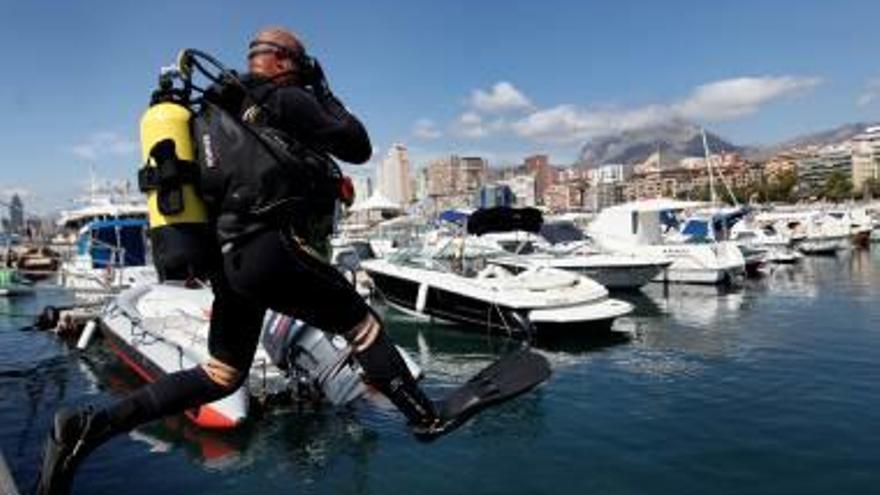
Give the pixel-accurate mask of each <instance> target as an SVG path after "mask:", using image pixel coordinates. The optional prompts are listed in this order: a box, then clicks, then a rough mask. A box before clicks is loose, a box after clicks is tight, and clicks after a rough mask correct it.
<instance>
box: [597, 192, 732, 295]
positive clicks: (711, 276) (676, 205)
mask: <svg viewBox="0 0 880 495" xmlns="http://www.w3.org/2000/svg"><path fill="white" fill-rule="evenodd" d="M700 205H701V204H700V203H692V202H685V201H677V200H671V199H663V198H660V199H654V200H643V201H635V202H631V203H625V204H622V205H617V206H612V207H609V208H606V209H604V210H602V211H601V212H600V213H599V215H598V216H597V217H596V219H595V220H594V221H593V223H591V224H590V225H589V226H588V228H587V234H589V236H590V237H591V238H592V239H593V241H594V242H595V243H596V245H598V246H599V247H600V248H601V249H603V250H604V251H607V252H611V253H615V254H628V255H638V256H645V257H648V258H654V259H669V260H672V264H671V265H669V267H668V268H667V269H665V270H663V271H662V272H661V273H660V274H658V275H657V276H656V277H655V279H654V280H655V281H660V282H671V283H696V284H713V285H717V284H729V283H733V282H736V281H737V280H738V279H740V278H741V277H742V276H743V275H744V273H745V259H744V257H743V255H742V252H741V251H740V250H739V248H738V247H737V245H736V243H733V242H730V241H716V240H714V239H711V238H709V237H706V236H703V237H700V238H696V237H695V236H682V235H676V236H664V232H670V231H671V230H672V229H675V227H674V226H673V224H672V223H670V222H671V219H672V217H671V214H672V213H673V212H680V211H683V210H685V209H689V208H696V207H698V206H700Z"/></svg>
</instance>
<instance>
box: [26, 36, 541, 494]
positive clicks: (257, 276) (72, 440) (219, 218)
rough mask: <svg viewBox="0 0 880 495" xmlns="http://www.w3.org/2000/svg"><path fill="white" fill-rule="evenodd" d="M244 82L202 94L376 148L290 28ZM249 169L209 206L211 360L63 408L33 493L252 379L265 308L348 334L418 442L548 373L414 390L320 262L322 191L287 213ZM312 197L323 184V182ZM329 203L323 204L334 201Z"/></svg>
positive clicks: (330, 150) (363, 156)
mask: <svg viewBox="0 0 880 495" xmlns="http://www.w3.org/2000/svg"><path fill="white" fill-rule="evenodd" d="M239 82H240V84H238V85H231V86H224V85H216V84H215V85H214V87H212V88H209V89H208V90H207V91H206V94H205V98H206V99H208V100H209V101H212V102H213V103H215V104H216V105H218V106H220V107H222V108H223V109H225V110H227V111H228V112H229V113H230V114H234V115H235V116H236V117H237V118H239V119H240V120H241V121H243V122H249V123H252V124H256V125H264V126H268V127H270V128H272V129H277V130H278V131H280V132H281V134H282V135H287V136H295V138H296V140H297V141H298V142H300V143H302V144H304V145H305V146H306V147H307V148H309V149H310V150H311V151H312V152H317V153H319V154H321V155H323V156H327V157H328V159H329V156H333V157H335V158H337V159H339V160H342V161H346V162H350V163H353V164H362V163H365V162H367V161H368V160H369V159H370V157H371V154H372V147H371V144H370V139H369V137H368V135H367V131H366V129H365V128H364V126H363V125H362V124H361V122H360V121H359V120H358V119H357V118H356V117H355V116H354V115H352V114H351V113H350V112H349V111H348V110H347V109H346V108H345V106H343V104H342V103H341V102H340V101H339V99H338V98H337V97H336V96H335V95H334V94H333V93H332V92H331V91H330V88H329V85H328V83H327V80H326V78H325V76H324V73H323V70H322V69H321V67H320V65H319V64H318V62H317V61H316V60H315V59H313V58H312V57H309V56H308V55H307V54H306V50H305V48H304V46H303V43H302V42H301V41H300V39H299V38H298V37H297V36H296V35H295V34H293V33H292V32H290V31H288V30H285V29H280V28H268V29H264V30H261V31H259V32H258V33H257V35H256V36H255V37H254V39H253V40H252V41H251V43H250V45H249V51H248V73H247V74H245V75H243V76H241V77H240V78H239ZM241 86H243V87H244V91H242V87H241ZM251 165H252V164H247V163H240V164H236V169H235V171H234V172H233V176H232V177H231V179H229V180H227V181H225V183H234V184H237V185H238V186H240V187H238V188H237V189H234V191H233V192H231V193H230V192H227V193H226V194H227V197H225V198H221V199H222V201H220V204H221V205H222V206H221V207H220V208H219V210H216V211H212V216H213V217H214V218H212V225H213V228H214V230H215V231H216V238H217V240H218V242H217V243H216V244H215V246H214V247H215V249H213V251H214V254H215V257H216V262H214V263H213V265H214V266H216V268H214V269H212V270H211V273H210V281H211V287H212V290H213V292H214V301H213V306H212V310H211V315H210V330H209V337H208V350H209V353H210V356H211V357H210V359H209V361H208V362H207V363H205V364H203V365H201V366H198V367H195V368H191V369H187V370H183V371H179V372H176V373H171V374H167V375H164V376H162V377H160V378H158V379H157V380H156V381H154V382H152V383H150V384H148V385H145V386H143V387H142V388H140V389H138V390H136V391H135V392H133V393H132V394H131V395H129V396H128V397H125V398H123V399H121V400H119V401H117V402H115V403H112V404H109V405H107V406H103V407H98V406H86V407H82V408H78V409H66V410H60V411H59V412H58V413H57V414H56V415H55V418H54V421H53V425H52V427H51V431H50V433H49V438H48V440H47V445H46V449H45V453H44V457H43V464H42V467H41V472H40V478H39V480H38V485H37V493H38V494H44V495H47V494H63V493H68V492H69V490H70V486H71V483H72V480H73V476H74V474H75V471H76V468H77V466H78V465H79V463H80V462H81V461H82V460H83V459H84V458H85V456H86V455H88V453H89V452H91V451H93V450H94V449H95V448H96V447H98V446H99V445H101V444H102V443H103V442H105V441H107V440H108V439H109V438H111V437H113V436H114V435H117V434H119V433H122V432H127V431H130V430H132V429H133V428H135V427H137V426H139V425H141V424H144V423H146V422H149V421H153V420H156V419H159V418H161V417H163V416H166V415H171V414H175V413H180V412H184V411H188V410H193V409H195V408H198V407H199V406H201V405H204V404H207V403H210V402H214V401H216V400H219V399H221V398H223V397H225V396H227V395H229V394H231V393H233V392H234V391H235V390H237V389H238V388H239V387H240V386H241V385H242V384H243V383H244V381H245V380H246V378H247V376H248V372H249V370H250V367H251V362H252V360H253V357H254V352H255V350H256V347H257V343H258V341H259V338H260V333H261V329H262V324H263V316H264V313H265V312H266V311H267V309H272V310H274V311H277V312H279V313H283V314H288V315H291V316H294V317H296V318H299V319H301V320H303V321H305V322H307V323H308V324H310V325H313V326H315V327H317V328H320V329H322V330H325V331H328V332H332V333H336V334H340V335H342V336H343V337H345V339H346V340H347V341H348V342H349V344H350V346H351V349H352V353H353V359H354V360H356V361H357V363H358V364H360V366H361V368H362V369H363V372H364V375H365V380H366V381H367V382H368V383H370V385H372V386H373V387H374V388H375V389H377V390H378V391H379V392H381V393H382V394H383V395H385V396H386V397H387V398H388V399H389V400H390V401H391V402H392V403H393V404H394V405H395V406H396V407H397V409H399V410H400V411H401V413H403V415H404V416H405V417H406V419H407V420H408V423H409V425H410V427H411V429H412V431H413V432H414V434H415V435H416V436H417V437H418V438H420V439H423V440H430V439H433V438H436V437H437V436H439V435H442V434H444V433H446V432H448V431H451V430H452V429H454V428H455V427H457V426H458V425H460V424H461V423H462V422H463V421H464V420H465V419H466V418H468V417H470V416H472V415H473V414H475V413H476V412H477V411H478V410H480V409H481V408H484V407H487V406H489V405H492V404H495V403H498V402H500V401H502V400H505V399H506V398H508V397H510V396H513V395H515V394H516V393H520V392H522V391H524V390H525V389H527V388H530V387H531V386H534V385H535V384H536V383H539V382H540V381H543V379H545V378H546V376H542V377H540V380H538V379H531V381H530V382H529V383H527V384H523V383H513V384H507V385H505V384H503V383H502V384H497V383H495V382H494V381H493V380H492V378H493V376H494V375H493V371H492V370H491V369H488V368H487V370H484V372H483V373H481V374H480V375H478V377H476V379H475V381H472V382H468V383H469V385H468V386H467V387H462V388H460V389H459V390H460V392H459V393H458V394H453V396H452V397H450V398H448V399H447V400H446V401H443V402H438V403H435V402H433V401H432V400H431V399H429V398H428V397H427V396H426V395H425V394H424V393H423V392H422V390H421V389H420V388H419V386H418V384H417V382H416V380H415V378H414V377H413V376H412V374H411V373H410V371H409V369H408V368H407V366H406V363H405V362H404V360H403V358H402V356H401V355H400V353H399V352H398V350H397V349H396V348H395V346H394V345H393V343H392V341H391V339H390V338H389V337H388V335H387V334H386V332H385V330H384V328H383V324H382V322H381V320H380V319H379V317H378V316H377V315H376V314H375V313H374V311H373V310H372V309H371V308H370V306H369V305H368V304H367V303H366V301H364V299H363V298H362V297H360V296H359V295H358V293H357V292H356V290H355V289H354V287H353V286H352V285H351V284H350V283H349V282H348V281H347V280H346V279H345V278H344V276H343V275H342V274H341V273H340V272H339V271H337V269H335V268H334V267H332V266H331V265H329V264H328V263H327V262H326V261H325V260H326V257H327V254H328V253H327V249H328V246H329V243H328V242H327V241H328V238H329V236H330V234H331V233H332V224H333V213H334V210H333V208H332V207H330V208H327V207H326V205H327V204H328V202H327V201H326V198H313V199H314V200H315V201H313V203H314V204H316V205H324V207H315V208H310V207H309V204H310V203H307V204H305V206H303V205H302V204H300V203H296V202H294V203H295V204H296V208H295V209H294V210H289V209H287V208H286V206H285V205H287V202H286V201H285V198H275V197H271V198H268V199H267V198H261V197H260V195H270V194H276V195H277V193H278V191H284V190H285V188H284V187H281V186H283V184H280V185H279V184H277V181H278V180H280V179H279V177H282V178H283V175H277V176H272V178H271V179H267V177H259V176H258V175H259V173H258V170H257V168H255V166H251ZM260 170H261V169H260ZM273 181H274V182H275V183H274V184H273ZM270 190H271V191H270ZM314 194H325V191H323V190H320V189H319V190H316V192H315V193H314ZM332 199H333V201H331V202H329V204H330V205H334V204H335V201H336V199H337V198H332ZM248 201H250V203H249V204H251V203H253V204H256V203H259V204H265V205H269V206H271V208H270V207H267V208H265V210H266V211H264V212H263V213H267V212H268V213H267V214H261V215H260V216H257V217H255V216H253V215H248V214H243V213H242V209H241V208H240V205H241V204H242V203H243V202H248ZM274 205H280V206H278V207H277V208H275V206H274ZM287 206H289V205H287ZM291 211H293V213H291ZM154 250H155V246H154ZM522 364H523V363H522V362H521V361H517V362H514V361H511V362H508V366H513V367H517V368H518V369H519V371H518V373H519V375H518V376H521V375H522V374H523V369H525V368H524V367H523V365H522ZM490 368H491V367H490ZM547 373H548V374H549V368H548V371H547ZM514 381H515V380H514ZM511 387H512V388H511ZM483 399H485V400H483Z"/></svg>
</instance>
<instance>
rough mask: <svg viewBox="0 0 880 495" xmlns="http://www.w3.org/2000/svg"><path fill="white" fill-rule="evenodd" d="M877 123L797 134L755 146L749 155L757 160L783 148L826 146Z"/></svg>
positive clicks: (846, 125) (855, 124)
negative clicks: (776, 141)
mask: <svg viewBox="0 0 880 495" xmlns="http://www.w3.org/2000/svg"><path fill="white" fill-rule="evenodd" d="M876 125H880V124H878V123H871V122H856V123H852V124H843V125H840V126H837V127H835V128H833V129H828V130H825V131H819V132H814V133H810V134H804V135H801V136H797V137H795V138H792V139H789V140H786V141H783V142H781V143H779V144H774V145H771V146H764V147H761V148H754V149H753V150H752V152H751V153H749V155H748V157H749V158H754V159H756V160H761V159H765V158H768V157H770V156H772V155H774V154H776V153H778V152H780V151H782V150H787V149H792V148H802V147H805V146H826V145H829V144H836V143H841V142H843V141H846V140H848V139H851V138H852V137H853V136H855V135H856V134H860V133H862V132H863V131H864V130H865V128H867V127H871V126H876Z"/></svg>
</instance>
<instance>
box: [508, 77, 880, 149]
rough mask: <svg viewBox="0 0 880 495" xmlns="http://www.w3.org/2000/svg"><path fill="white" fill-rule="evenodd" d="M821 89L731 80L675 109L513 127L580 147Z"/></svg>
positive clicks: (778, 80)
mask: <svg viewBox="0 0 880 495" xmlns="http://www.w3.org/2000/svg"><path fill="white" fill-rule="evenodd" d="M819 84H821V80H820V79H818V78H815V77H794V76H782V77H742V78H736V79H725V80H721V81H715V82H712V83H708V84H704V85H701V86H698V87H697V88H695V89H694V90H693V91H692V92H691V94H690V95H688V96H687V97H686V98H684V99H682V100H679V101H677V102H673V103H670V104H653V105H645V106H641V107H634V108H615V107H605V108H593V109H582V108H579V107H576V106H575V105H558V106H555V107H552V108H548V109H541V110H536V111H534V112H532V113H530V114H529V115H527V116H525V117H523V118H522V119H520V120H518V121H516V122H514V123H513V124H512V125H511V126H510V128H511V129H513V131H514V133H515V134H517V135H518V136H520V137H525V138H529V139H532V140H535V141H539V142H549V143H559V144H565V143H574V142H578V141H583V140H585V139H588V138H590V137H593V136H596V135H602V134H608V133H612V132H618V131H624V130H630V129H638V128H643V127H648V126H651V125H656V124H660V123H663V122H667V121H670V120H673V119H679V118H683V119H694V120H701V121H704V122H717V121H722V120H732V119H737V118H741V117H744V116H747V115H751V114H753V113H755V112H757V111H759V110H760V109H761V108H762V107H763V106H764V105H766V104H768V103H770V102H772V101H774V100H779V99H782V98H789V97H793V96H798V95H801V94H803V93H805V92H807V91H809V90H812V89H814V88H815V87H816V86H818V85H819ZM878 89H880V87H878ZM878 95H880V93H878Z"/></svg>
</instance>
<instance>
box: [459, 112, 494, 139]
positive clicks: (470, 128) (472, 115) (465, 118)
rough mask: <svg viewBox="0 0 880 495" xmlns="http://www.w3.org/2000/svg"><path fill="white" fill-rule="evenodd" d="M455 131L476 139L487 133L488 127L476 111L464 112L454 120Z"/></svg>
mask: <svg viewBox="0 0 880 495" xmlns="http://www.w3.org/2000/svg"><path fill="white" fill-rule="evenodd" d="M455 131H456V133H457V134H459V135H460V136H464V137H466V138H471V139H477V138H481V137H485V136H486V135H488V134H489V129H488V128H487V127H486V126H485V125H484V123H483V117H482V116H480V114H478V113H476V112H465V113H463V114H461V115H459V116H458V119H457V120H456V122H455Z"/></svg>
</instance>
